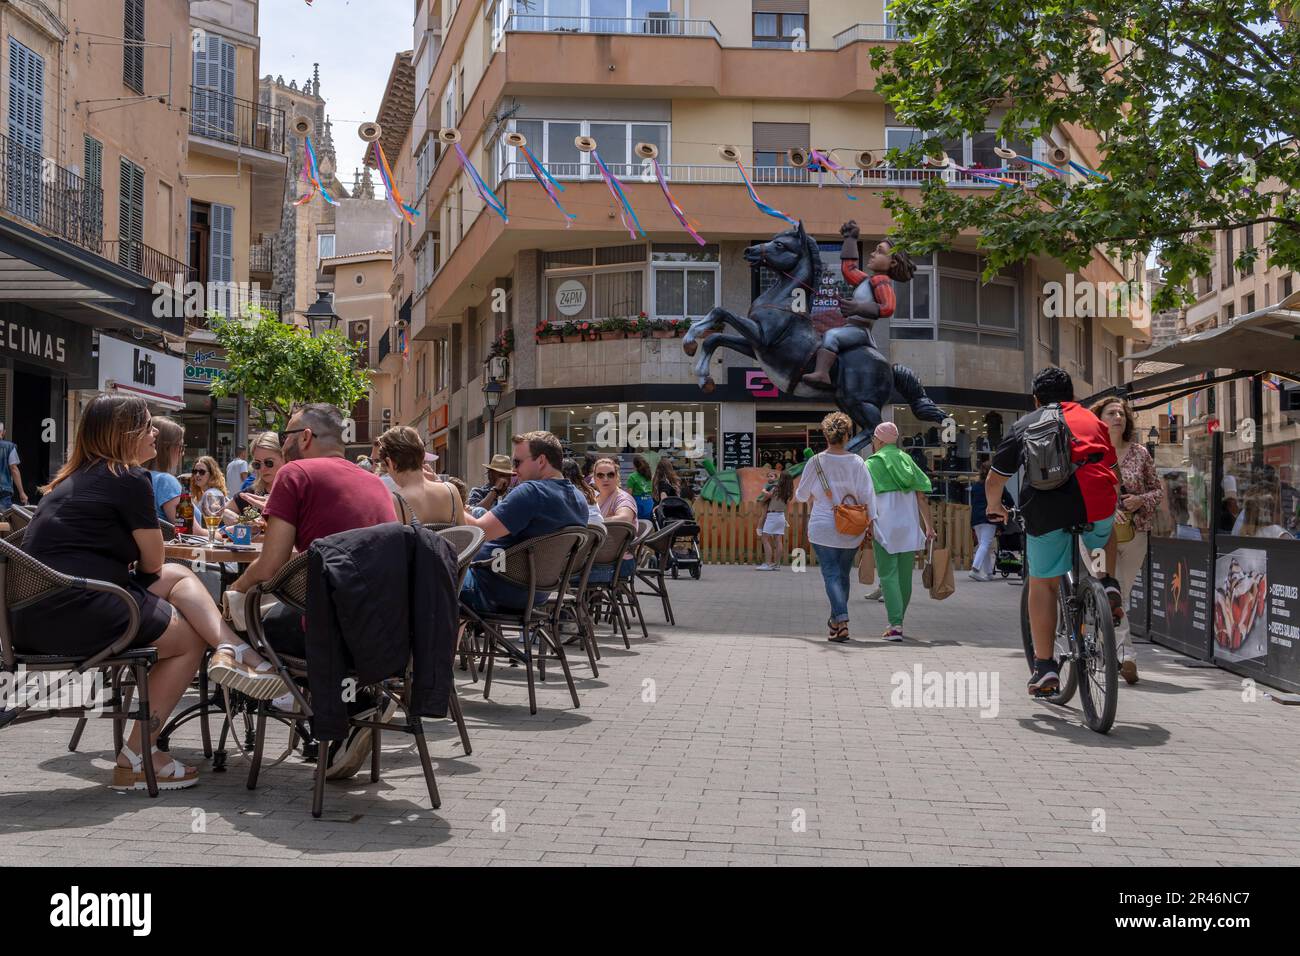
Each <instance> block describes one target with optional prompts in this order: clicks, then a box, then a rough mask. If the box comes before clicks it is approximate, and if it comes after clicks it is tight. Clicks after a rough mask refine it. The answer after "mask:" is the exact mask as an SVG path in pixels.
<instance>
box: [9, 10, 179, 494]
mask: <svg viewBox="0 0 1300 956" xmlns="http://www.w3.org/2000/svg"><path fill="white" fill-rule="evenodd" d="M190 43H191V40H190V23H189V7H188V4H187V3H186V2H184V0H149V2H148V3H146V2H144V0H116V2H97V0H61V2H45V3H38V2H25V0H12V2H5V3H0V77H3V84H4V89H5V93H4V95H3V96H0V155H3V159H4V162H3V164H0V181H2V183H0V328H2V331H0V420H3V421H5V422H6V424H7V426H8V436H7V437H9V438H11V439H13V440H14V441H15V442H16V443H17V444H18V447H19V453H20V455H21V458H22V471H23V475H24V483H25V485H26V488H27V490H28V492H29V493H30V492H31V491H32V490H33V489H34V488H35V487H36V486H37V485H39V484H40V483H42V482H44V481H46V480H47V479H48V478H49V476H50V475H51V474H52V473H53V472H54V471H55V470H57V468H58V467H59V465H61V464H62V463H63V461H64V460H65V455H66V452H67V448H68V445H69V441H70V438H71V436H72V434H73V433H74V431H75V429H76V426H77V422H78V419H79V413H80V409H81V408H82V407H84V403H85V402H86V401H88V400H89V397H90V396H91V395H93V394H95V392H96V391H97V390H99V389H101V388H108V389H116V390H122V391H127V392H132V393H135V394H141V395H144V396H145V397H147V398H149V399H150V400H151V401H152V402H154V403H155V407H158V408H161V409H175V408H179V407H180V405H181V381H180V375H181V365H182V362H181V360H180V358H179V353H180V351H181V349H182V348H183V343H184V332H185V329H184V323H183V320H182V319H181V317H180V316H179V315H175V314H172V313H169V312H167V311H166V310H159V309H157V308H156V307H155V306H156V305H157V298H156V296H155V295H154V291H153V286H154V284H155V283H156V282H159V281H165V282H171V281H173V280H174V278H175V277H176V276H177V275H181V276H184V275H185V274H186V273H187V267H186V265H185V262H186V258H187V256H186V246H187V241H188V230H187V220H186V211H187V204H188V199H189V184H188V183H187V181H186V178H185V171H186V169H185V159H184V158H185V154H186V139H187V136H188V127H189V122H188V118H187V113H186V108H187V107H188V104H189V101H190V89H189V83H190V68H189V60H188V51H189V49H190ZM169 67H170V69H169Z"/></svg>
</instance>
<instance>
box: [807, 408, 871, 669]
mask: <svg viewBox="0 0 1300 956" xmlns="http://www.w3.org/2000/svg"><path fill="white" fill-rule="evenodd" d="M854 432H855V428H854V425H853V420H852V419H850V418H849V416H848V415H845V414H844V413H843V412H831V413H830V414H829V415H827V416H826V417H825V418H823V419H822V435H823V436H825V438H826V450H825V451H823V452H820V453H819V454H816V455H813V457H812V458H810V459H808V462H807V463H806V464H805V465H804V468H803V473H802V474H801V475H800V478H799V487H798V488H796V489H795V492H794V500H795V501H808V500H810V499H811V501H812V510H811V511H810V512H809V514H808V541H809V542H810V543H811V544H812V546H813V551H814V552H815V553H816V555H817V564H818V565H819V566H820V568H821V572H822V584H823V585H825V587H826V597H827V599H828V600H829V601H830V605H831V616H830V618H829V619H828V620H827V621H826V627H827V629H828V630H829V631H830V634H829V635H828V636H827V638H826V639H827V640H829V641H832V642H834V643H836V644H842V643H844V642H845V641H847V640H848V639H849V576H850V573H851V572H852V571H853V556H854V555H855V554H857V553H858V548H859V547H861V545H862V541H863V538H865V537H866V533H865V532H864V533H863V534H859V535H856V536H854V535H844V534H840V533H839V532H838V531H836V530H835V506H836V505H838V504H842V503H845V501H846V499H851V500H853V501H856V502H857V503H859V504H866V503H867V498H868V495H869V494H870V493H871V482H870V479H869V478H868V476H867V467H866V465H865V464H863V461H862V459H861V458H859V457H858V456H857V455H855V454H854V453H853V452H851V451H846V450H845V448H844V443H845V442H847V441H848V440H849V438H850V437H851V436H852V435H853V434H854ZM823 482H824V484H823Z"/></svg>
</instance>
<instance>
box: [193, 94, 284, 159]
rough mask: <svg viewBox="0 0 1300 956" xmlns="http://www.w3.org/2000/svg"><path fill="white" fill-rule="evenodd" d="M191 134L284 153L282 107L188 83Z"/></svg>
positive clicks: (230, 143)
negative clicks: (278, 107)
mask: <svg viewBox="0 0 1300 956" xmlns="http://www.w3.org/2000/svg"><path fill="white" fill-rule="evenodd" d="M190 135H192V136H202V137H204V138H206V139H214V140H217V141H219V142H222V143H226V144H229V145H231V146H239V147H243V148H246V149H255V150H259V151H261V152H264V153H275V154H278V155H281V156H283V155H284V150H285V140H284V110H282V109H277V108H275V107H274V106H266V105H264V104H262V103H255V102H253V101H252V100H245V99H241V98H240V97H238V96H231V95H230V94H228V93H222V92H220V91H218V90H209V89H203V88H200V87H197V86H191V87H190Z"/></svg>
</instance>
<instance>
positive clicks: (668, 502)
mask: <svg viewBox="0 0 1300 956" xmlns="http://www.w3.org/2000/svg"><path fill="white" fill-rule="evenodd" d="M652 520H653V521H654V526H655V528H656V529H658V528H662V527H664V526H666V525H669V524H671V523H672V522H674V521H677V520H682V521H685V522H686V523H685V524H684V525H682V526H681V527H679V528H678V529H677V532H676V533H675V534H674V535H673V540H672V543H671V544H670V545H669V546H668V570H669V571H670V572H671V573H672V576H673V578H674V579H676V578H677V570H678V569H679V568H681V569H683V570H686V571H689V572H690V575H691V577H693V578H694V579H695V580H697V581H698V580H699V579H700V569H701V568H702V567H703V564H704V562H703V561H701V560H700V526H699V525H698V524H697V523H696V521H695V512H694V511H693V510H691V506H690V504H688V503H687V501H686V499H685V498H676V497H672V496H669V497H666V498H664V499H663V501H661V502H659V504H657V505H655V510H654V515H653V518H652Z"/></svg>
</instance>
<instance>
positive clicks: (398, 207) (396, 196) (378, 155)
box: [372, 140, 420, 226]
mask: <svg viewBox="0 0 1300 956" xmlns="http://www.w3.org/2000/svg"><path fill="white" fill-rule="evenodd" d="M372 145H373V146H374V152H375V164H376V165H377V166H378V167H379V178H380V180H382V181H383V184H384V198H385V199H387V200H388V208H389V209H390V210H392V213H393V215H394V216H396V217H397V218H398V219H405V220H406V221H407V223H409V224H410V225H412V226H413V225H415V217H416V216H418V215H419V214H420V211H419V210H418V209H415V208H413V207H411V206H408V205H407V204H406V203H405V202H403V201H402V194H401V193H399V192H398V191H397V184H396V183H394V182H393V170H392V169H391V168H390V167H389V165H388V157H387V156H385V155H384V147H382V146H380V145H379V140H375V141H374V143H373V144H372Z"/></svg>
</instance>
